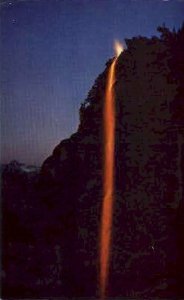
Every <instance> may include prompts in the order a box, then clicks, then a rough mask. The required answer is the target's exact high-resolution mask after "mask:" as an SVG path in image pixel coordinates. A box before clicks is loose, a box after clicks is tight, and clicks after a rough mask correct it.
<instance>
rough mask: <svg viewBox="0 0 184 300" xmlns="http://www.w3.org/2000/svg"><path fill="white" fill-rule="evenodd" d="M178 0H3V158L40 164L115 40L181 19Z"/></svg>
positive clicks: (72, 127) (67, 131)
mask: <svg viewBox="0 0 184 300" xmlns="http://www.w3.org/2000/svg"><path fill="white" fill-rule="evenodd" d="M183 11H184V1H180V0H169V1H163V0H124V1H122V0H93V1H90V0H85V1H84V0H71V1H68V0H63V1H57V0H53V1H49V0H38V1H32V0H27V1H13V0H12V1H3V2H1V5H0V14H1V16H0V17H1V41H0V42H1V48H0V55H1V58H2V59H1V68H0V80H1V99H2V101H1V102H2V103H1V120H2V121H1V161H2V162H4V163H7V162H9V161H10V160H13V159H16V160H18V161H20V162H24V163H27V164H37V165H40V164H41V163H42V162H43V160H44V159H45V158H47V157H48V156H49V155H50V154H51V153H52V150H53V148H54V147H55V146H56V145H57V144H58V143H59V142H60V141H61V140H62V139H64V138H67V137H69V136H70V135H71V134H72V133H73V132H75V131H76V130H77V127H78V122H79V113H78V111H79V107H80V103H81V102H83V101H84V100H85V98H86V97H87V94H88V91H89V89H90V88H91V86H92V84H93V82H94V80H95V79H96V77H97V76H98V75H99V73H101V72H102V71H103V69H104V66H105V62H106V61H107V60H108V59H109V58H110V57H112V56H113V55H114V53H113V42H114V40H115V39H118V40H120V41H122V42H123V40H124V39H125V38H130V37H133V36H137V35H142V36H147V37H150V36H153V35H158V33H157V31H156V28H157V27H158V26H159V25H162V24H163V23H165V25H166V26H167V27H169V28H170V29H173V27H175V28H176V29H178V28H179V27H180V26H181V25H182V22H183Z"/></svg>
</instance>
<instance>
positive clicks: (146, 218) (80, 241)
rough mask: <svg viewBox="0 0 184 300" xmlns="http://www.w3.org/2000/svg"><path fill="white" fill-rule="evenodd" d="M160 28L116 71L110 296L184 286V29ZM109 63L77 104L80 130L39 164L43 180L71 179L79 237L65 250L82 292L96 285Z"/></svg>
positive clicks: (135, 45)
mask: <svg viewBox="0 0 184 300" xmlns="http://www.w3.org/2000/svg"><path fill="white" fill-rule="evenodd" d="M159 30H160V32H161V38H157V37H153V38H151V39H148V38H143V37H138V38H133V39H130V40H126V44H127V49H126V50H125V51H124V52H123V53H122V54H121V55H120V57H119V60H118V65H117V70H116V83H115V94H116V153H115V159H116V192H115V206H114V219H113V222H114V225H113V245H112V254H111V267H110V268H111V271H110V282H109V287H108V289H109V295H111V296H120V295H125V296H139V297H141V296H153V297H163V298H164V297H168V296H173V295H174V294H175V293H176V290H177V292H178V293H179V294H181V293H182V292H183V291H181V286H180V287H179V282H180V281H182V278H181V276H182V275H179V272H178V265H177V264H178V261H180V260H181V257H180V256H179V254H178V231H177V230H176V228H177V226H178V225H177V224H176V223H177V222H178V221H179V218H178V209H179V207H180V206H181V205H182V201H183V151H184V150H183V147H184V146H183V143H184V140H183V134H184V131H183V129H184V123H183V120H184V106H183V98H184V93H183V86H182V81H183V64H184V59H183V54H182V53H183V50H184V49H183V44H184V43H183V41H184V30H183V29H182V30H179V32H177V33H175V32H169V30H167V29H166V28H159ZM110 63H111V61H109V62H108V63H107V67H106V69H105V71H104V72H103V73H102V74H101V75H100V76H99V77H98V78H97V80H96V81H95V84H94V86H93V87H92V89H91V91H90V92H89V95H88V97H87V99H86V100H85V102H84V103H83V104H82V106H81V108H80V125H79V129H78V131H77V133H76V134H74V135H73V136H72V137H71V138H70V139H68V140H67V141H63V142H61V143H60V145H58V146H57V147H56V148H55V150H54V152H53V154H52V156H51V157H50V158H48V159H47V160H46V161H45V162H44V164H43V167H42V176H43V177H42V178H43V180H47V178H49V177H50V178H52V180H53V182H55V183H57V184H58V188H59V190H60V191H61V193H63V190H64V189H65V188H66V186H67V187H68V189H67V194H65V196H64V200H63V198H62V197H61V203H62V202H63V201H66V202H67V203H68V205H69V206H70V209H71V211H72V213H73V217H74V219H75V222H76V223H75V224H73V228H72V226H71V227H70V229H69V228H68V229H67V230H70V234H71V236H72V237H73V239H74V240H73V243H72V242H70V241H71V240H70V241H69V244H68V249H67V252H68V251H69V250H70V251H71V253H70V254H71V256H70V257H72V259H73V262H72V267H71V270H69V268H68V269H67V266H68V261H67V260H66V269H67V272H69V273H70V275H71V277H72V280H73V283H72V286H73V287H74V289H73V294H74V295H79V296H81V295H82V296H89V295H94V294H95V293H96V292H94V291H97V288H96V286H97V282H96V278H97V274H98V272H99V261H98V251H99V250H98V237H99V222H100V214H101V203H102V163H103V152H102V145H103V137H102V110H103V101H104V94H105V84H106V80H107V72H108V69H109V65H110ZM48 180H50V179H48ZM52 201H54V199H52ZM74 219H73V220H74ZM73 220H72V221H71V223H73ZM180 221H181V216H180ZM180 221H179V222H180ZM180 225H181V224H180ZM180 250H181V245H180ZM69 260H70V258H69ZM74 269H76V275H75V270H74ZM178 276H179V277H178ZM70 279H71V278H70ZM70 282H71V281H70ZM70 286H71V283H70Z"/></svg>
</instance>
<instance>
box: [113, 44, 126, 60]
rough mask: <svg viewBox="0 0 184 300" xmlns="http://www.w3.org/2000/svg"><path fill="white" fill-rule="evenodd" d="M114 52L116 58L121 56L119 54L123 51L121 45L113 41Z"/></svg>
mask: <svg viewBox="0 0 184 300" xmlns="http://www.w3.org/2000/svg"><path fill="white" fill-rule="evenodd" d="M114 50H115V53H116V57H118V56H119V55H120V54H121V52H123V50H124V48H123V45H122V44H121V43H120V42H119V41H117V40H115V42H114Z"/></svg>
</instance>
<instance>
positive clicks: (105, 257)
mask: <svg viewBox="0 0 184 300" xmlns="http://www.w3.org/2000/svg"><path fill="white" fill-rule="evenodd" d="M115 49H116V58H115V59H114V61H113V62H112V64H111V66H110V70H109V74H108V79H107V86H106V93H105V103H104V112H103V113H104V114H103V126H104V170H103V204H102V216H101V232H100V293H101V299H105V297H106V288H107V281H108V275H109V274H108V273H109V260H110V251H111V249H110V248H111V238H112V217H113V202H114V177H115V176H114V175H115V174H114V147H115V94H114V87H113V85H114V82H115V67H116V62H117V59H118V56H119V55H120V53H121V52H122V51H123V47H122V46H121V44H120V43H119V42H117V41H115Z"/></svg>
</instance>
